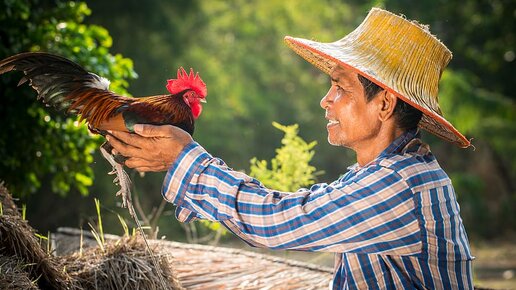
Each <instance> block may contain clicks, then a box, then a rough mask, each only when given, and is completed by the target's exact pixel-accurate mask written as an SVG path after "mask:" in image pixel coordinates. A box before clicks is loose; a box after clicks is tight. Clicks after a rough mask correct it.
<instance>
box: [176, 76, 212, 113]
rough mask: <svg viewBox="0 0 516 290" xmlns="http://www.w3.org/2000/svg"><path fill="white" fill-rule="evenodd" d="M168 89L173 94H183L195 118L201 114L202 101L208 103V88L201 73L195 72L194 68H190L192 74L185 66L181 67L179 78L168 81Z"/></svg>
mask: <svg viewBox="0 0 516 290" xmlns="http://www.w3.org/2000/svg"><path fill="white" fill-rule="evenodd" d="M167 90H168V91H169V92H170V93H171V94H173V95H176V94H179V93H181V94H182V95H181V97H182V98H183V101H184V102H185V103H186V104H187V105H188V106H189V107H190V109H191V110H192V114H193V116H194V118H195V119H197V118H198V117H199V115H201V112H202V105H201V103H206V95H207V94H208V90H207V89H206V84H205V83H204V82H203V81H202V79H201V77H200V76H199V73H196V74H194V72H193V69H190V74H187V73H186V71H185V70H184V68H182V67H181V68H179V69H178V70H177V79H171V80H168V81H167Z"/></svg>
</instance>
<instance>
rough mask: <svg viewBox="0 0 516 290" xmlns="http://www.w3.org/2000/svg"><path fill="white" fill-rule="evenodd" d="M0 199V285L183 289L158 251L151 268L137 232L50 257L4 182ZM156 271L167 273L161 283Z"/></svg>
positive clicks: (30, 287)
mask: <svg viewBox="0 0 516 290" xmlns="http://www.w3.org/2000/svg"><path fill="white" fill-rule="evenodd" d="M0 204H1V205H2V207H1V208H2V215H0V289H70V290H76V289H107V290H109V289H128V290H133V289H182V287H181V285H180V283H179V281H178V279H177V278H176V276H175V275H173V273H172V270H171V264H170V262H169V260H168V258H167V257H164V256H163V257H160V259H159V267H160V269H156V268H155V267H154V263H153V262H152V254H153V253H152V252H151V253H148V252H146V251H145V244H144V243H143V242H142V239H141V238H140V237H137V236H131V237H124V238H121V239H119V240H109V241H106V242H105V243H104V244H103V249H101V248H100V247H92V248H88V249H85V250H84V251H83V252H82V253H73V254H70V255H68V256H63V257H59V256H58V257H55V256H52V255H51V253H49V252H48V251H46V250H44V248H43V247H42V245H41V244H40V242H39V240H38V239H37V238H36V235H35V232H34V230H33V229H32V228H31V227H30V226H29V225H28V223H27V221H25V220H23V219H22V218H21V216H20V214H19V213H18V210H17V208H16V206H15V205H14V203H13V202H12V199H11V196H10V195H9V193H8V192H7V189H6V188H5V187H4V186H3V183H0ZM45 249H46V246H45ZM158 273H163V274H164V275H165V277H166V285H165V288H164V287H163V286H162V284H161V280H160V277H159V276H158Z"/></svg>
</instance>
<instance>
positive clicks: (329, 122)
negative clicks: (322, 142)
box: [326, 119, 340, 128]
mask: <svg viewBox="0 0 516 290" xmlns="http://www.w3.org/2000/svg"><path fill="white" fill-rule="evenodd" d="M338 124H340V122H339V121H337V120H331V119H328V124H327V125H326V128H329V127H332V126H336V125H338Z"/></svg>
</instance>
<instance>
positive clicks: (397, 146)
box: [348, 129, 421, 171]
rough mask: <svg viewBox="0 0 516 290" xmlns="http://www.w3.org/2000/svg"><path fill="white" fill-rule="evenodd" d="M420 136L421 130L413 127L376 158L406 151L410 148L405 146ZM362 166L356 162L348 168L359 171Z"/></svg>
mask: <svg viewBox="0 0 516 290" xmlns="http://www.w3.org/2000/svg"><path fill="white" fill-rule="evenodd" d="M420 136H421V133H420V132H419V129H411V130H407V131H405V132H404V133H403V134H401V135H400V136H399V137H398V138H396V139H395V140H394V141H393V142H392V143H391V144H390V145H389V146H387V148H385V149H384V150H383V151H382V153H380V155H378V157H376V158H375V160H376V159H378V158H380V157H385V156H388V155H392V154H396V153H401V152H402V151H403V152H404V151H406V149H408V148H405V147H407V145H408V144H409V142H410V141H412V140H413V139H415V138H416V139H419V138H420ZM372 162H374V161H372ZM360 168H361V166H360V165H359V164H358V163H355V164H353V165H351V166H349V167H348V170H350V171H357V170H359V169H360Z"/></svg>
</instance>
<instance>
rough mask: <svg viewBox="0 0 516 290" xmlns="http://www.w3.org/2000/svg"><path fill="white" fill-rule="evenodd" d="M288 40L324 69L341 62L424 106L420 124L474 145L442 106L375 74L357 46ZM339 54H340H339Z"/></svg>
mask: <svg viewBox="0 0 516 290" xmlns="http://www.w3.org/2000/svg"><path fill="white" fill-rule="evenodd" d="M285 42H286V44H287V45H288V46H289V47H290V48H291V49H292V50H294V52H296V53H297V54H298V55H300V56H301V57H303V58H304V59H305V60H307V61H308V62H309V63H311V64H312V65H314V66H315V67H317V68H319V69H320V70H321V71H323V72H324V73H326V74H328V75H331V73H332V71H333V70H334V69H335V68H336V67H337V66H341V67H343V68H347V69H350V70H352V71H354V72H356V73H358V74H361V75H362V76H364V77H366V78H368V79H369V80H371V81H372V82H374V83H376V84H377V85H379V86H380V87H382V88H383V89H385V90H387V91H389V92H391V93H393V94H394V95H395V96H397V97H398V98H400V99H402V100H403V101H405V102H406V103H408V104H410V105H411V106H413V107H414V108H416V109H418V110H420V111H421V112H422V113H423V117H422V118H421V121H420V122H419V127H420V128H422V129H424V130H426V131H428V132H430V133H432V134H434V135H436V136H438V137H440V138H441V139H443V140H446V141H448V142H451V143H453V144H455V145H457V146H459V147H461V148H467V147H469V146H471V142H470V141H469V140H468V139H467V138H466V137H465V136H464V135H462V134H461V133H460V132H459V131H458V130H457V129H456V128H455V127H454V126H453V125H452V124H451V123H450V122H449V121H448V120H446V119H445V118H444V117H443V116H442V115H441V112H440V110H439V108H438V107H436V108H432V107H430V106H428V105H427V104H424V103H418V102H416V101H415V100H413V99H412V98H409V97H408V96H405V95H403V94H402V93H400V92H398V91H397V90H396V89H394V88H391V87H389V86H388V85H386V81H384V80H381V79H379V77H378V76H376V75H374V72H372V71H369V70H368V69H367V68H366V67H364V66H363V65H362V64H361V63H362V62H363V58H362V57H361V56H360V55H357V52H356V50H353V48H349V53H347V51H346V47H343V46H342V45H341V46H337V45H335V44H333V43H321V42H315V41H311V40H307V39H303V38H294V37H291V36H286V37H285ZM336 55H338V57H337V56H336ZM365 57H367V56H364V58H365Z"/></svg>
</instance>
